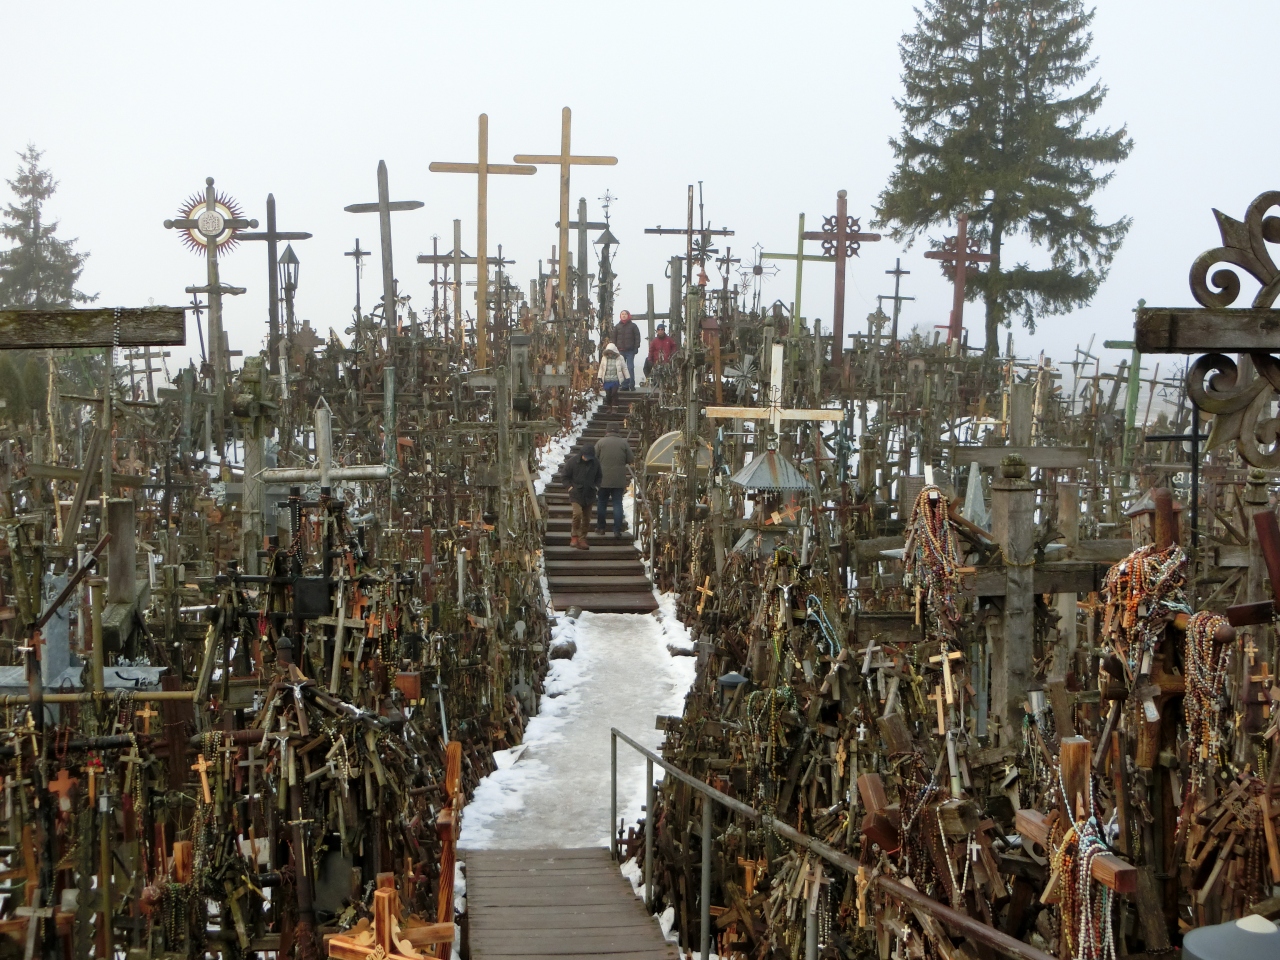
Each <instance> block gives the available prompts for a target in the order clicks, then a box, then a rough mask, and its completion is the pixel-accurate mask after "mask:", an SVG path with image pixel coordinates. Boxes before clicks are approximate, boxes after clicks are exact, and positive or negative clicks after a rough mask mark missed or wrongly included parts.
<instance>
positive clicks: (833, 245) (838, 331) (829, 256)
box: [801, 190, 880, 361]
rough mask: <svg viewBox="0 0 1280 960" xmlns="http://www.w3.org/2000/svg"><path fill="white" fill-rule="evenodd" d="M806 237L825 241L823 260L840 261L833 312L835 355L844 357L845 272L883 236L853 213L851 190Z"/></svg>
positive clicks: (840, 196) (838, 198) (842, 194)
mask: <svg viewBox="0 0 1280 960" xmlns="http://www.w3.org/2000/svg"><path fill="white" fill-rule="evenodd" d="M801 236H802V237H803V238H804V239H805V240H820V241H822V253H823V257H822V259H823V260H827V261H829V262H833V263H835V265H836V302H835V307H834V308H833V310H832V316H831V359H832V360H833V361H835V360H839V359H840V354H841V353H843V352H844V272H845V261H846V260H848V258H849V257H856V256H857V255H858V248H859V247H860V246H861V245H862V244H863V243H864V242H867V243H870V242H873V241H876V240H879V239H880V234H878V233H863V232H862V227H861V225H860V224H859V222H858V220H857V218H855V217H851V216H849V201H848V193H847V191H844V190H840V191H839V192H837V193H836V215H835V216H834V217H824V218H823V220H822V229H821V230H809V231H806V232H805V233H802V234H801Z"/></svg>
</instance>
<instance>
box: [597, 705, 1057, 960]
mask: <svg viewBox="0 0 1280 960" xmlns="http://www.w3.org/2000/svg"><path fill="white" fill-rule="evenodd" d="M609 738H610V739H609V748H610V763H611V767H612V781H611V791H610V797H609V814H610V818H609V854H610V856H612V857H613V859H615V860H616V859H618V832H617V823H618V740H619V739H621V740H622V741H623V742H624V743H626V744H627V745H628V746H630V747H631V748H632V749H634V750H636V751H637V752H639V753H640V754H641V755H643V756H644V758H645V818H644V903H645V907H647V908H648V909H649V910H652V909H653V807H654V783H653V765H654V764H655V763H656V764H657V765H658V766H660V767H661V768H662V769H663V770H665V771H666V772H667V773H668V774H670V775H671V776H673V777H675V778H676V779H677V780H679V781H680V782H681V783H684V784H687V785H688V786H690V787H692V788H693V789H694V790H696V791H698V792H699V793H701V794H702V795H703V796H705V797H709V798H710V799H712V800H714V801H716V802H717V803H719V804H720V805H721V806H724V807H728V808H729V809H730V810H732V811H733V812H734V813H738V814H741V815H742V816H744V817H746V818H747V819H749V820H755V821H758V822H759V823H760V824H761V825H762V826H765V827H768V828H769V829H770V830H772V831H773V832H774V833H777V834H779V835H780V836H783V837H786V838H787V839H788V840H790V841H792V842H793V843H797V844H799V845H800V846H802V847H804V848H805V849H806V850H808V851H810V852H812V853H816V854H817V855H818V856H820V857H822V859H824V860H826V861H827V862H828V863H830V864H831V865H832V866H834V867H839V868H840V869H841V870H843V871H844V872H846V873H850V874H853V875H854V876H857V873H858V867H859V866H861V864H859V863H858V861H857V860H855V859H853V857H850V856H849V855H848V854H845V853H841V852H840V851H839V850H837V849H835V848H834V847H832V846H830V845H828V844H826V843H823V842H822V841H821V840H818V839H815V838H814V837H811V836H809V835H808V834H805V833H801V832H800V831H799V830H797V829H795V828H794V827H793V826H791V825H790V824H789V823H786V822H784V821H782V820H778V819H777V818H775V817H772V816H770V815H769V814H767V813H761V812H760V811H759V810H757V809H756V808H755V807H753V806H750V805H749V804H746V803H743V802H742V801H741V800H737V799H735V798H733V797H731V796H729V795H728V794H725V793H721V792H720V791H719V790H717V789H716V788H715V787H712V786H709V785H707V784H705V783H703V782H702V781H701V780H699V779H698V778H697V777H694V776H691V775H690V774H688V773H685V772H684V771H683V770H681V769H680V768H679V767H676V766H675V765H674V764H672V763H669V762H668V761H666V760H664V759H662V757H660V756H658V755H657V754H656V753H654V752H653V751H652V750H650V749H649V748H648V747H645V746H643V745H642V744H639V743H636V741H635V740H632V739H631V738H630V737H629V736H627V735H626V734H625V733H623V732H622V731H621V730H619V729H618V728H617V727H610V728H609ZM711 843H712V838H711V804H709V803H704V804H703V805H702V890H701V927H702V936H701V941H702V943H701V953H702V960H709V958H710V956H711ZM874 883H875V885H876V886H878V887H879V888H880V889H881V890H883V891H884V892H885V893H887V894H888V895H889V896H891V897H894V898H895V899H897V900H900V901H903V902H904V903H907V904H908V905H910V906H911V907H914V908H916V909H919V910H927V911H928V912H929V913H931V914H932V915H933V916H934V917H936V918H937V919H939V920H941V921H942V922H943V923H945V924H947V925H948V926H950V927H954V928H955V929H957V930H960V931H962V932H963V933H964V934H966V935H967V936H970V937H972V938H973V939H974V940H977V941H978V942H980V943H984V944H986V945H987V946H989V947H991V948H993V949H995V950H999V951H1000V952H1001V953H1003V954H1005V955H1006V956H1009V957H1013V958H1015V960H1057V958H1056V957H1054V956H1052V955H1051V954H1048V953H1045V952H1044V951H1043V950H1037V949H1036V948H1035V947H1033V946H1031V944H1029V943H1023V942H1022V941H1021V940H1018V939H1017V938H1016V937H1011V936H1009V935H1008V934H1007V933H1004V932H1002V931H1000V930H997V929H995V928H994V927H991V926H988V925H987V924H985V923H983V922H982V921H980V920H975V919H973V917H970V916H968V915H967V914H963V913H961V912H960V911H959V910H955V909H953V908H951V907H949V906H947V905H946V904H944V903H939V902H938V901H937V900H934V899H933V898H932V897H929V896H926V895H925V894H923V893H921V892H920V891H919V890H914V889H912V888H911V887H908V886H906V885H905V884H902V883H899V882H898V881H897V880H893V879H890V878H889V877H884V876H881V877H876V879H875V881H874ZM805 921H806V922H805V956H806V958H816V957H817V955H818V918H817V915H816V914H815V913H812V912H810V911H806V912H805Z"/></svg>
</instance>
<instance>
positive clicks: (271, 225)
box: [236, 193, 360, 357]
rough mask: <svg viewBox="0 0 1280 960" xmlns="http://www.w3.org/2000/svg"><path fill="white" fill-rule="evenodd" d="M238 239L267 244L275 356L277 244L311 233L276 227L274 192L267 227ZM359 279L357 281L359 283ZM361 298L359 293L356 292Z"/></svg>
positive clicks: (269, 200) (269, 347) (269, 196)
mask: <svg viewBox="0 0 1280 960" xmlns="http://www.w3.org/2000/svg"><path fill="white" fill-rule="evenodd" d="M236 239H237V240H262V241H265V242H266V244H267V319H268V324H269V325H268V328H267V330H268V336H267V356H269V357H273V356H275V352H276V349H277V347H276V345H277V343H278V342H279V340H280V271H279V270H278V269H277V267H276V261H277V259H278V257H277V254H276V244H277V243H278V242H279V241H281V240H283V241H285V242H286V243H288V242H290V241H292V240H310V239H311V234H309V233H301V232H296V231H295V232H286V231H281V230H277V229H276V197H275V194H274V193H268V194H267V229H266V230H265V231H263V232H262V233H240V234H237V235H236ZM359 246H360V241H359V240H357V241H356V247H357V248H358V247H359ZM358 282H359V281H357V283H358ZM356 297H357V299H359V294H356Z"/></svg>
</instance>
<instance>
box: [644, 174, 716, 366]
mask: <svg viewBox="0 0 1280 960" xmlns="http://www.w3.org/2000/svg"><path fill="white" fill-rule="evenodd" d="M699 182H701V181H699ZM686 219H687V221H688V226H686V227H685V228H684V229H681V228H679V227H664V226H663V225H662V224H658V225H657V226H656V227H645V230H644V232H645V233H647V234H655V235H657V236H683V237H684V238H685V257H684V285H685V290H686V296H687V295H688V294H687V291H688V290H689V289H690V288H691V287H692V286H693V261H694V236H695V235H696V236H697V237H698V238H699V250H700V252H701V253H703V254H704V255H705V254H706V253H709V252H713V251H711V250H710V243H711V238H712V237H732V236H733V235H734V234H733V231H732V230H727V229H723V228H722V229H720V230H713V229H711V228H710V227H708V226H706V225H705V224H703V225H702V226H700V227H697V228H695V227H694V225H693V184H692V183H691V184H689V200H688V212H687V214H686ZM673 265H674V264H673ZM677 283H678V281H677V279H676V278H675V276H674V275H673V276H672V297H673V300H672V306H671V311H672V312H673V313H674V312H675V310H676V306H675V300H674V297H675V293H676V289H675V287H676V284H677ZM677 319H678V318H677ZM675 323H676V321H675V320H673V321H672V328H673V329H672V331H671V333H672V336H673V337H675V338H676V341H677V342H679V338H680V331H679V330H677V329H675Z"/></svg>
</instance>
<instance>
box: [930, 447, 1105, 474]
mask: <svg viewBox="0 0 1280 960" xmlns="http://www.w3.org/2000/svg"><path fill="white" fill-rule="evenodd" d="M1011 453H1016V454H1019V455H1020V456H1022V457H1023V458H1025V459H1026V461H1027V463H1029V464H1030V465H1031V466H1033V467H1039V468H1041V469H1043V470H1071V469H1074V468H1079V467H1083V466H1085V465H1086V464H1087V463H1088V462H1089V448H1088V447H978V446H972V447H970V446H960V447H956V452H955V458H956V463H957V464H959V465H960V466H967V465H968V464H970V463H976V464H977V465H978V466H980V467H998V466H1000V461H1001V460H1003V459H1004V458H1005V457H1007V456H1009V454H1011Z"/></svg>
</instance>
